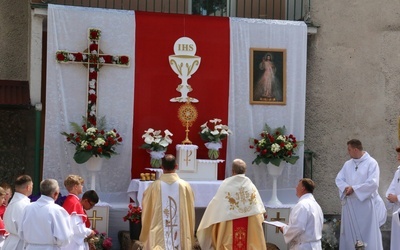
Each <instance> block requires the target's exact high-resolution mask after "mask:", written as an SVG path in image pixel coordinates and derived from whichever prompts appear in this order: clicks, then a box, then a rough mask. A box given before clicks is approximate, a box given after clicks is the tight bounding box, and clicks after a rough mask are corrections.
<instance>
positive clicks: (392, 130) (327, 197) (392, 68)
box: [305, 0, 400, 213]
mask: <svg viewBox="0 0 400 250" xmlns="http://www.w3.org/2000/svg"><path fill="white" fill-rule="evenodd" d="M399 9H400V2H399V1H397V0H390V1H385V2H377V1H373V0H353V1H343V0H339V1H313V4H312V10H311V17H312V20H313V22H314V23H316V24H318V25H320V26H321V27H320V28H319V29H318V34H316V35H315V36H313V37H310V39H309V43H308V67H307V97H306V131H305V134H306V138H305V145H306V148H308V149H310V150H312V151H314V152H315V153H316V159H315V160H314V166H313V167H314V175H313V177H314V180H315V181H316V182H317V184H319V188H317V189H316V198H317V199H318V201H319V202H320V204H321V206H322V208H323V210H324V212H325V213H340V209H341V206H340V202H339V198H338V191H337V188H336V186H335V182H334V179H335V177H336V174H337V173H338V171H339V170H340V169H341V167H342V165H343V163H344V161H345V160H347V159H348V155H347V146H346V142H347V141H348V140H349V139H352V138H358V139H360V140H361V141H362V142H363V145H364V149H365V150H366V151H368V152H369V154H370V155H372V156H373V157H374V158H375V159H376V160H377V161H378V163H379V165H380V169H381V177H380V189H379V191H380V194H381V195H382V196H384V194H385V192H386V189H387V187H388V185H389V183H390V181H391V180H392V176H393V173H394V171H395V169H396V168H397V166H398V163H397V162H396V152H395V151H394V148H395V147H396V146H397V145H398V139H397V117H398V116H399V115H400V109H399V108H400V102H399V97H400V84H399V83H400V74H399V73H400V57H399V56H400V47H399V42H400V23H399V20H400V19H399V17H400V16H399V12H398V10H399Z"/></svg>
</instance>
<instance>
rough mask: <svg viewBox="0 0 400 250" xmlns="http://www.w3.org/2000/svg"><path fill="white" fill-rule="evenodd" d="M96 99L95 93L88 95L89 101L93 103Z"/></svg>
mask: <svg viewBox="0 0 400 250" xmlns="http://www.w3.org/2000/svg"><path fill="white" fill-rule="evenodd" d="M96 100H97V96H96V95H95V94H90V95H89V101H90V102H92V103H95V102H96Z"/></svg>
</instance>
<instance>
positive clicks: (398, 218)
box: [386, 147, 400, 250]
mask: <svg viewBox="0 0 400 250" xmlns="http://www.w3.org/2000/svg"><path fill="white" fill-rule="evenodd" d="M396 152H397V161H398V162H400V147H397V148H396ZM386 199H387V200H388V201H389V205H388V209H390V211H391V213H392V230H391V231H390V235H391V236H390V249H391V250H395V249H399V247H400V237H399V236H400V166H398V167H397V170H396V172H395V173H394V176H393V179H392V182H391V183H390V186H389V188H388V190H387V191H386Z"/></svg>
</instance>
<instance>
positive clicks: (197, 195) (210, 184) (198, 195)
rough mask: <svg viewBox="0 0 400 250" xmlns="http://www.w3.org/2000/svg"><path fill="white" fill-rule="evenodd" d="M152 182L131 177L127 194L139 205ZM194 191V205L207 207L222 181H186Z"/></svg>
mask: <svg viewBox="0 0 400 250" xmlns="http://www.w3.org/2000/svg"><path fill="white" fill-rule="evenodd" d="M151 183H153V182H152V181H140V180H139V179H132V180H131V183H130V184H129V187H128V191H127V192H128V195H129V197H131V199H132V200H134V201H135V203H136V204H138V205H139V206H140V203H141V202H142V199H143V193H144V191H145V190H146V189H147V188H148V187H149V186H150V184H151ZM188 183H189V184H190V186H191V187H192V190H193V193H194V206H195V207H197V208H199V207H207V206H208V203H209V202H210V201H211V199H212V198H213V197H214V195H215V193H216V192H217V190H218V188H219V186H220V185H221V183H222V181H188Z"/></svg>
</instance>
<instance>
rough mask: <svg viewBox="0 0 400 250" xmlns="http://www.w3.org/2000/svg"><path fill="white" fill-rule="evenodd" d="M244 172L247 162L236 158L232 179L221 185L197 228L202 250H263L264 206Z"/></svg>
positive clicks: (264, 247) (264, 245) (264, 244)
mask: <svg viewBox="0 0 400 250" xmlns="http://www.w3.org/2000/svg"><path fill="white" fill-rule="evenodd" d="M245 172H246V163H245V162H244V161H243V160H241V159H235V160H234V161H233V164H232V175H233V176H231V177H229V178H226V179H225V180H224V181H223V182H222V184H221V186H220V187H219V189H218V191H217V193H216V194H215V196H214V198H213V199H212V200H211V201H210V203H209V204H208V206H207V209H206V211H205V212H204V215H203V218H202V219H201V222H200V225H199V227H198V229H197V238H198V240H199V244H200V246H201V249H247V250H262V249H266V243H265V238H264V231H263V227H262V223H263V221H264V213H265V208H264V204H263V202H262V200H261V197H260V194H259V193H258V190H257V188H256V186H255V185H254V184H253V183H252V181H251V180H250V179H249V178H248V177H246V176H245ZM243 246H246V248H243ZM238 247H240V248H238Z"/></svg>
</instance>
